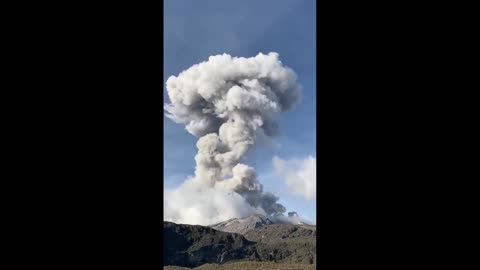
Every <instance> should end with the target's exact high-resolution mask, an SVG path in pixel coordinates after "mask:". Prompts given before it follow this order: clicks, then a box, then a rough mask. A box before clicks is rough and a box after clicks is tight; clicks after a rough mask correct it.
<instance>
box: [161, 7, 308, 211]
mask: <svg viewBox="0 0 480 270" xmlns="http://www.w3.org/2000/svg"><path fill="white" fill-rule="evenodd" d="M164 2H165V5H164V74H163V75H164V82H163V89H164V98H165V102H168V101H169V99H168V95H167V93H166V88H165V82H166V80H167V79H168V77H169V76H171V75H178V74H179V73H180V72H181V71H183V70H185V69H187V68H189V67H190V66H191V65H193V64H196V63H199V62H202V61H206V60H208V57H209V56H211V55H216V54H222V53H228V54H230V55H232V56H241V57H252V56H255V55H257V54H258V53H259V52H262V53H264V54H267V53H269V52H272V51H273V52H278V53H279V54H280V60H281V61H282V63H284V64H285V65H286V66H288V67H290V68H292V69H293V70H294V71H295V72H296V73H297V75H298V81H299V83H300V84H301V85H302V86H303V98H302V100H301V102H300V103H299V104H298V105H297V107H296V108H295V109H294V110H293V111H290V112H287V113H284V114H282V115H281V117H280V121H279V126H280V132H281V135H280V136H279V137H277V138H275V139H274V143H272V144H269V145H262V146H259V147H257V148H255V149H252V150H251V151H250V152H249V154H248V156H247V159H246V161H245V163H246V164H248V165H250V166H253V167H254V168H255V169H256V170H257V173H258V174H259V179H260V181H261V182H262V184H263V185H264V189H265V190H266V191H271V192H273V193H275V194H276V195H278V196H280V201H279V202H280V203H282V204H283V205H285V206H286V207H287V210H289V211H292V210H293V211H297V212H298V213H299V214H301V215H303V216H305V217H306V218H310V219H315V201H314V200H310V201H306V200H304V199H302V198H298V197H294V196H292V195H291V194H289V192H288V189H287V188H286V187H285V184H284V183H283V180H280V179H279V178H278V177H277V176H276V175H275V174H274V173H273V164H272V158H273V156H275V155H276V156H278V157H280V158H282V159H290V158H298V159H304V158H306V157H307V156H308V155H311V156H314V157H315V156H316V139H315V132H316V124H315V123H316V120H315V109H316V87H315V80H316V79H315V74H316V52H315V47H316V45H315V42H316V37H315V35H316V34H315V33H316V31H315V1H314V0H262V1H258V0H242V1H235V0H202V1H198V0H166V1H164ZM196 141H197V138H195V137H194V136H192V135H191V134H189V133H187V131H186V130H185V129H184V126H183V125H181V124H176V123H174V122H172V121H171V120H170V119H168V118H166V117H165V116H164V147H165V152H164V186H165V188H173V187H177V186H179V185H180V184H181V183H182V182H183V180H185V178H186V177H187V176H189V175H193V172H194V168H195V161H194V156H195V154H196V150H197V149H196V147H195V143H196Z"/></svg>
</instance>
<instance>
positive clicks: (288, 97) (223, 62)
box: [165, 53, 301, 215]
mask: <svg viewBox="0 0 480 270" xmlns="http://www.w3.org/2000/svg"><path fill="white" fill-rule="evenodd" d="M296 79H297V75H296V74H295V72H294V71H293V70H292V69H290V68H288V67H285V66H283V64H282V63H281V62H280V61H279V55H278V54H277V53H269V54H268V55H264V54H262V53H260V54H258V55H257V56H255V57H251V58H243V57H231V56H230V55H228V54H223V55H216V56H211V57H209V59H208V61H206V62H202V63H200V64H196V65H193V66H191V67H190V68H189V69H187V70H185V71H183V72H181V73H180V74H179V75H178V76H171V77H170V78H169V79H168V80H167V83H166V84H167V92H168V95H169V98H170V101H171V103H170V104H166V105H165V111H166V115H167V117H169V118H170V119H172V120H173V121H175V122H176V123H181V124H184V125H185V128H186V130H187V131H188V132H189V133H191V134H192V135H194V136H196V137H199V140H198V142H197V148H198V153H197V155H196V156H195V161H196V168H195V176H194V177H193V179H190V181H191V182H192V183H195V184H190V185H195V186H196V189H197V190H201V189H202V190H205V189H216V188H220V189H223V190H229V191H231V192H234V193H236V194H238V195H240V196H241V197H242V198H243V199H244V200H245V201H246V202H247V203H248V204H249V205H250V206H251V207H252V209H261V210H263V211H264V212H265V213H266V214H269V215H275V214H280V213H284V212H285V207H283V206H282V205H281V204H278V203H277V200H278V197H276V196H275V195H273V194H271V193H264V192H263V187H262V185H261V184H260V182H259V181H258V179H257V174H256V173H255V171H254V169H253V168H251V167H249V166H247V165H244V164H242V163H241V160H242V158H243V157H244V156H245V154H246V153H247V151H248V150H249V148H250V147H252V146H253V145H254V144H255V142H256V141H257V139H258V138H260V137H261V138H271V137H273V136H275V135H277V134H278V126H277V123H276V118H277V116H278V115H279V114H280V113H281V112H285V111H287V110H290V109H292V108H293V106H294V105H295V104H296V103H297V102H298V101H299V99H300V96H301V89H300V86H299V84H298V83H297V82H296ZM177 215H178V213H177Z"/></svg>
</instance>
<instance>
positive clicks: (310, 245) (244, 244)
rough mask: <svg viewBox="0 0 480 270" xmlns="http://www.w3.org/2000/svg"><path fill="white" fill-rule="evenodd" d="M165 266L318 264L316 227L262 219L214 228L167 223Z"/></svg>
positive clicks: (232, 222) (233, 221)
mask: <svg viewBox="0 0 480 270" xmlns="http://www.w3.org/2000/svg"><path fill="white" fill-rule="evenodd" d="M163 230H164V258H165V262H164V264H165V265H178V266H186V267H196V266H199V265H203V264H205V263H226V262H234V261H278V262H288V263H307V264H312V263H316V226H311V225H293V224H285V223H278V221H277V220H271V219H269V218H267V217H264V216H261V215H252V216H249V217H247V218H244V219H231V220H227V221H225V222H221V223H218V224H214V225H211V226H210V227H204V226H197V225H183V224H175V223H171V222H164V229H163Z"/></svg>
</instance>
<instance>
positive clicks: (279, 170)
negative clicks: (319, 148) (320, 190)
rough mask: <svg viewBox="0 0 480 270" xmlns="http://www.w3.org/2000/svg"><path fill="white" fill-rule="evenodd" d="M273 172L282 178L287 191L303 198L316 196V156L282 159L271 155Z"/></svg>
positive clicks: (310, 198) (308, 198)
mask: <svg viewBox="0 0 480 270" xmlns="http://www.w3.org/2000/svg"><path fill="white" fill-rule="evenodd" d="M273 166H274V169H275V173H276V174H277V175H278V176H279V177H281V178H283V180H284V182H285V185H286V187H287V189H288V191H289V192H290V193H291V194H292V195H294V196H298V197H302V198H304V199H305V200H312V199H315V198H316V195H317V194H316V185H317V166H316V158H315V157H312V156H308V157H307V158H305V159H288V160H284V159H281V158H279V157H277V156H275V157H273Z"/></svg>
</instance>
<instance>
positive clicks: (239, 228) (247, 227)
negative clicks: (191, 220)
mask: <svg viewBox="0 0 480 270" xmlns="http://www.w3.org/2000/svg"><path fill="white" fill-rule="evenodd" d="M274 223H275V222H274V221H272V220H271V219H269V218H267V217H265V216H262V215H258V214H254V215H251V216H249V217H246V218H232V219H229V220H227V221H224V222H220V223H217V224H214V225H210V226H209V227H211V228H214V229H216V230H219V231H223V232H233V233H239V234H245V233H247V232H248V231H251V230H254V229H258V228H262V227H264V226H266V225H270V224H274Z"/></svg>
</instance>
